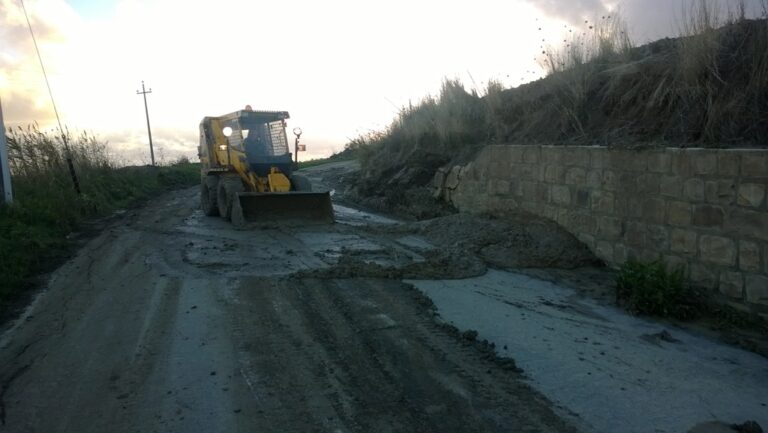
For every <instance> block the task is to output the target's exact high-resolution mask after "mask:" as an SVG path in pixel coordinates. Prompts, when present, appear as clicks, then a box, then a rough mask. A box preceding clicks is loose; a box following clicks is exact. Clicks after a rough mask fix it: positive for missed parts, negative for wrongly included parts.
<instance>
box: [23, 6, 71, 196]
mask: <svg viewBox="0 0 768 433" xmlns="http://www.w3.org/2000/svg"><path fill="white" fill-rule="evenodd" d="M19 3H21V9H22V10H23V11H24V18H26V20H27V27H29V34H30V35H32V43H34V45H35V52H36V53H37V59H38V60H39V61H40V69H42V70H43V77H44V78H45V86H46V87H47V88H48V95H49V96H50V97H51V104H52V105H53V112H54V114H56V122H58V124H59V132H61V140H62V142H63V143H64V153H65V154H66V155H65V158H66V160H67V166H68V167H69V175H70V177H72V185H73V186H74V187H75V192H77V195H80V182H79V181H78V180H77V173H75V165H74V164H73V163H72V153H71V152H70V151H69V144H68V143H67V135H66V134H65V133H64V128H63V127H62V126H61V118H60V117H59V110H58V109H57V108H56V101H55V100H54V99H53V92H52V91H51V84H50V83H49V82H48V73H47V72H46V71H45V65H44V64H43V57H42V56H41V55H40V49H39V48H38V46H37V38H35V32H34V31H32V23H31V22H30V21H29V14H27V7H26V6H24V0H19Z"/></svg>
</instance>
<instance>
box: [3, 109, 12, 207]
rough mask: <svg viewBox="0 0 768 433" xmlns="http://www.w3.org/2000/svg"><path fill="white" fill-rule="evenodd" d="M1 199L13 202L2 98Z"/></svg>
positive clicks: (9, 202)
mask: <svg viewBox="0 0 768 433" xmlns="http://www.w3.org/2000/svg"><path fill="white" fill-rule="evenodd" d="M0 194H1V195H2V196H1V197H0V199H2V202H3V203H5V204H7V205H10V204H11V203H13V189H12V188H11V168H10V166H9V165H8V144H7V143H6V142H5V124H4V123H3V103H2V101H1V100H0Z"/></svg>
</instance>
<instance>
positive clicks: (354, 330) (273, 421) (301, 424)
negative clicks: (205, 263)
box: [235, 277, 573, 433]
mask: <svg viewBox="0 0 768 433" xmlns="http://www.w3.org/2000/svg"><path fill="white" fill-rule="evenodd" d="M236 290H237V291H238V296H240V297H241V298H242V300H243V302H242V303H241V305H247V306H248V307H247V308H245V309H241V310H240V311H238V312H237V313H236V321H237V325H236V327H237V328H238V329H240V332H238V333H237V335H236V337H235V338H236V339H237V340H242V342H241V356H245V357H248V358H249V359H251V360H252V364H251V365H250V368H251V369H253V370H255V371H257V372H270V371H279V372H281V373H279V374H277V375H274V376H271V377H262V378H261V380H259V381H258V382H257V383H256V387H257V388H259V392H258V393H259V394H260V397H259V398H257V399H256V403H255V404H254V407H253V410H255V411H257V413H259V416H258V417H257V418H258V422H256V423H255V424H253V426H254V427H258V428H260V429H266V431H319V430H315V429H317V428H318V427H319V426H322V427H323V428H324V430H323V431H344V432H346V431H350V432H352V431H354V432H369V431H382V432H390V431H391V432H410V431H419V432H441V433H442V432H503V431H562V432H567V431H573V429H572V428H570V427H569V426H568V425H567V424H566V423H565V422H563V421H560V419H559V418H558V417H557V416H556V415H555V414H554V413H553V412H552V411H551V409H550V408H549V407H550V405H551V404H550V403H549V402H548V401H547V400H546V399H544V398H543V397H541V396H539V395H538V394H537V393H536V392H535V391H533V390H532V389H531V388H530V387H528V386H527V385H525V384H523V383H522V382H521V376H520V375H519V374H517V373H515V372H514V371H511V370H510V369H509V368H505V366H504V365H499V364H497V363H495V362H494V361H493V357H489V356H487V354H484V353H483V352H480V351H478V350H477V349H476V347H475V345H474V344H472V342H468V341H465V342H463V343H462V341H460V340H459V339H457V338H456V335H455V334H454V333H452V332H450V330H448V329H447V328H446V327H444V326H442V325H440V324H439V323H438V322H436V321H435V319H434V318H433V314H432V312H431V311H428V308H425V306H424V304H425V302H424V300H423V299H421V294H420V293H418V292H417V291H415V290H414V289H412V288H410V287H409V286H406V285H404V284H402V283H400V282H397V281H391V280H376V279H347V280H330V279H306V278H305V279H298V278H292V277H288V278H273V279H269V280H265V279H259V280H257V279H253V280H244V281H242V282H241V284H240V286H239V287H238V288H237V289H236ZM267 300H270V301H271V302H265V301H267ZM246 330H248V331H246ZM286 408H291V409H290V410H286ZM277 425H280V426H282V427H281V428H276V426H277ZM270 428H271V429H272V430H270Z"/></svg>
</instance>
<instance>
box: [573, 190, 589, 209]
mask: <svg viewBox="0 0 768 433" xmlns="http://www.w3.org/2000/svg"><path fill="white" fill-rule="evenodd" d="M576 206H578V207H581V208H584V209H588V208H589V190H586V189H578V190H576Z"/></svg>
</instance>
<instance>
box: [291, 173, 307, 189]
mask: <svg viewBox="0 0 768 433" xmlns="http://www.w3.org/2000/svg"><path fill="white" fill-rule="evenodd" d="M291 184H292V185H293V190H294V191H302V192H312V182H310V181H309V179H307V178H306V177H305V176H302V175H300V174H294V175H293V176H291Z"/></svg>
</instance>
